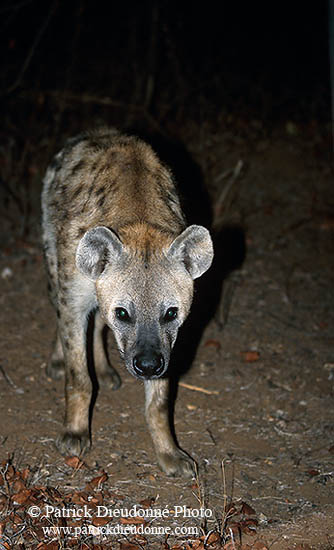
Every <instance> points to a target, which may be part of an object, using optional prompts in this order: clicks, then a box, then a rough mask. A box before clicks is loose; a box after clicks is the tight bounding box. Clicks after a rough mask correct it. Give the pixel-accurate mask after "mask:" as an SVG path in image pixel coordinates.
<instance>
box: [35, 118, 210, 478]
mask: <svg viewBox="0 0 334 550" xmlns="http://www.w3.org/2000/svg"><path fill="white" fill-rule="evenodd" d="M42 211H43V241H44V250H45V259H46V265H47V271H48V276H49V291H50V298H51V301H52V303H53V305H54V307H55V309H56V312H57V318H58V325H57V326H58V328H57V336H56V341H55V346H54V350H53V353H52V355H51V359H50V362H49V364H48V368H47V372H48V375H49V376H50V377H52V378H58V377H59V376H61V374H62V372H63V371H64V370H65V398H66V413H65V423H64V431H63V433H62V434H61V436H60V437H59V439H58V441H57V447H58V449H59V450H60V452H61V453H63V454H73V455H80V454H81V453H83V452H84V451H85V450H87V448H89V446H90V431H89V429H90V426H89V409H90V402H91V396H92V382H91V378H90V376H89V372H88V366H87V352H86V340H87V334H86V332H87V324H88V317H89V314H90V313H91V312H94V313H95V325H94V336H93V339H92V340H93V355H94V363H95V370H96V373H97V376H98V379H99V382H100V385H101V384H102V385H103V384H108V385H109V387H111V388H113V389H116V388H117V387H119V385H120V379H119V376H118V374H117V373H116V371H115V370H114V369H113V368H112V366H111V365H110V364H109V363H108V359H107V357H106V355H105V351H104V346H103V341H102V330H103V328H104V326H105V325H107V326H109V327H110V328H111V329H112V331H113V333H114V335H115V339H116V342H117V345H118V347H119V350H120V353H121V356H122V357H123V359H124V362H125V365H126V367H127V369H128V370H129V371H130V373H131V374H132V375H133V376H135V377H136V378H139V379H141V380H143V381H144V386H145V397H146V420H147V423H148V426H149V430H150V433H151V436H152V439H153V443H154V447H155V450H156V454H157V459H158V463H159V466H160V467H161V469H162V470H163V471H164V472H166V473H167V474H169V475H184V476H191V475H192V473H193V468H194V462H193V460H192V459H191V458H190V457H189V456H188V455H187V454H186V453H184V452H183V451H182V450H181V449H180V448H179V447H178V446H177V444H176V442H175V440H174V438H173V436H172V433H171V428H170V423H169V412H168V392H169V378H168V370H167V369H168V363H169V359H170V354H171V350H172V348H173V345H174V343H175V340H176V337H177V332H178V329H179V327H180V326H181V325H182V323H183V321H184V320H185V319H186V317H187V315H188V312H189V309H190V305H191V302H192V295H193V280H194V279H196V278H197V277H200V276H201V275H202V274H203V273H204V272H205V271H206V270H207V269H208V268H209V267H210V265H211V262H212V259H213V247H212V241H211V238H210V235H209V232H208V230H207V229H205V228H204V227H202V226H199V225H191V226H190V227H186V222H185V219H184V216H183V213H182V210H181V207H180V202H179V198H178V195H177V192H176V189H175V184H174V182H173V177H172V174H171V172H170V171H169V169H168V168H167V167H165V166H164V165H163V164H162V163H161V162H160V161H159V159H158V158H157V156H156V155H155V153H154V152H153V151H152V149H151V147H149V146H148V145H147V144H146V143H144V142H143V141H141V140H139V139H137V138H135V137H132V136H125V135H122V134H120V133H119V132H117V131H116V130H114V129H106V128H104V129H100V130H97V131H95V132H92V133H87V134H82V135H80V136H77V137H75V138H73V139H70V140H69V141H68V142H67V144H66V145H65V147H64V148H63V149H62V150H61V151H60V153H58V154H57V155H56V157H55V158H54V160H53V162H52V164H51V165H50V166H49V168H48V170H47V172H46V175H45V178H44V187H43V193H42Z"/></svg>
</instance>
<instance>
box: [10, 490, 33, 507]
mask: <svg viewBox="0 0 334 550" xmlns="http://www.w3.org/2000/svg"><path fill="white" fill-rule="evenodd" d="M31 494H32V491H31V489H24V490H23V491H20V492H19V493H16V494H14V495H12V501H13V502H14V503H15V504H24V503H25V502H27V500H29V498H30V497H31Z"/></svg>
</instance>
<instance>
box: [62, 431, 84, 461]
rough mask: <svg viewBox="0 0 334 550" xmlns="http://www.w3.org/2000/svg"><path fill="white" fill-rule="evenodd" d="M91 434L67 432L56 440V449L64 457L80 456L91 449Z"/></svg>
mask: <svg viewBox="0 0 334 550" xmlns="http://www.w3.org/2000/svg"><path fill="white" fill-rule="evenodd" d="M90 446H91V441H90V437H89V433H88V432H87V433H86V432H84V433H82V434H74V433H71V432H65V433H64V434H62V435H60V436H59V437H58V439H57V440H56V447H57V449H58V451H59V452H60V453H61V454H62V455H65V456H66V455H70V456H80V455H83V454H84V453H85V452H86V451H88V450H89V449H90Z"/></svg>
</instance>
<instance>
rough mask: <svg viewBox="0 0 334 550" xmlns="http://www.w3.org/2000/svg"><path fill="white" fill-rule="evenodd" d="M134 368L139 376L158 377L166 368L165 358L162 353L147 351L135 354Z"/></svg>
mask: <svg viewBox="0 0 334 550" xmlns="http://www.w3.org/2000/svg"><path fill="white" fill-rule="evenodd" d="M132 365H133V370H134V372H135V374H136V376H138V377H139V378H147V379H148V378H158V377H159V376H161V375H162V374H163V372H164V369H165V360H164V358H163V356H162V355H161V353H156V352H154V351H147V352H142V353H137V355H135V356H134V358H133V361H132Z"/></svg>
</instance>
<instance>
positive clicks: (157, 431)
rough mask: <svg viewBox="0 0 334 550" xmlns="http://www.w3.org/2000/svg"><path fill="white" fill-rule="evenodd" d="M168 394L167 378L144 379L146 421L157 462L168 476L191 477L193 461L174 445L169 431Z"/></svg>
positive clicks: (193, 467) (193, 470)
mask: <svg viewBox="0 0 334 550" xmlns="http://www.w3.org/2000/svg"><path fill="white" fill-rule="evenodd" d="M168 396H169V380H168V379H166V378H160V379H156V380H145V398H146V411H145V413H146V421H147V424H148V427H149V430H150V433H151V437H152V440H153V444H154V447H155V452H156V455H157V459H158V464H159V466H160V468H161V469H162V471H163V472H165V473H166V474H168V475H170V476H182V477H192V476H193V475H194V472H195V462H194V461H193V459H192V458H190V456H188V455H187V454H186V453H185V452H184V451H182V450H181V449H180V448H179V447H178V446H177V445H176V442H175V440H174V438H173V436H172V433H171V428H170V422H169V402H168V401H169V399H168Z"/></svg>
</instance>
